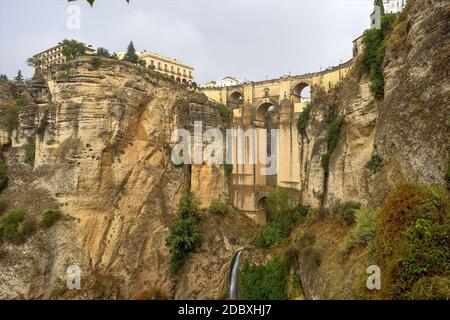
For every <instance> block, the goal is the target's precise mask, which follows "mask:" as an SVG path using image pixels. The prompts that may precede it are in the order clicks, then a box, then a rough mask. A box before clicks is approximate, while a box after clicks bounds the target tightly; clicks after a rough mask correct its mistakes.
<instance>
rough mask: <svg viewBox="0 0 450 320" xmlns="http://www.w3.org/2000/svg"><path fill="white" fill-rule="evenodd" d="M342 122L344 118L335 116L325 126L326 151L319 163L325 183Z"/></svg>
mask: <svg viewBox="0 0 450 320" xmlns="http://www.w3.org/2000/svg"><path fill="white" fill-rule="evenodd" d="M343 124H344V118H342V117H336V118H335V119H334V120H333V122H332V123H330V125H329V126H328V127H327V153H325V154H324V155H322V158H321V159H320V164H321V165H322V168H323V170H324V173H325V174H324V179H325V182H324V183H325V185H326V181H327V180H328V173H329V166H330V157H331V155H332V153H333V151H334V149H336V147H337V144H338V142H339V136H340V134H341V128H342V125H343Z"/></svg>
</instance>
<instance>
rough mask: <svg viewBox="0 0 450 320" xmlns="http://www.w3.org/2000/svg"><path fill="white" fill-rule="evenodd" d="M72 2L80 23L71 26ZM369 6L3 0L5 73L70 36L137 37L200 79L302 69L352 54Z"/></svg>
mask: <svg viewBox="0 0 450 320" xmlns="http://www.w3.org/2000/svg"><path fill="white" fill-rule="evenodd" d="M74 4H76V5H77V6H78V7H79V8H80V10H81V11H80V12H81V15H80V17H81V23H80V28H79V29H69V28H68V27H67V21H68V18H70V17H71V16H70V14H68V13H67V11H68V8H69V6H71V5H74ZM372 10H373V0H130V4H129V5H127V4H126V2H125V0H96V3H95V4H94V7H93V8H91V7H90V6H89V5H88V4H87V2H86V0H78V1H77V2H71V3H70V4H69V3H67V1H66V0H0V73H6V74H7V75H8V76H9V77H10V78H12V77H14V76H15V74H16V73H17V70H18V69H22V71H23V72H24V74H25V75H26V76H27V77H30V76H31V74H32V69H31V68H30V67H27V66H26V63H25V61H26V59H27V58H28V57H30V56H32V55H33V54H36V53H38V52H40V51H43V50H45V49H47V48H49V47H51V46H54V45H56V44H57V42H58V41H61V40H62V39H64V38H70V39H76V40H79V41H83V42H85V43H87V44H92V45H93V46H94V47H99V46H101V47H106V48H108V49H109V50H110V51H111V52H116V51H123V50H125V49H126V47H127V45H128V43H129V41H130V40H133V41H134V44H135V46H136V49H137V50H144V49H145V50H148V51H153V52H157V53H160V54H162V55H166V56H169V57H171V58H175V59H178V60H180V61H181V62H183V63H185V64H188V65H190V66H193V67H194V68H195V77H196V79H195V80H196V81H197V82H199V83H204V82H206V81H209V80H216V79H218V78H220V77H223V76H226V75H232V76H235V77H237V78H239V79H240V80H254V81H256V80H264V79H266V77H269V78H276V77H280V76H282V75H287V74H289V72H291V73H292V74H302V73H307V72H312V71H319V70H320V68H322V69H325V68H327V67H329V66H332V65H337V64H339V63H340V62H341V61H346V60H348V59H350V58H351V55H352V40H353V39H355V38H356V37H358V36H359V35H361V34H362V32H363V31H364V29H366V28H368V27H369V15H370V13H371V11H372Z"/></svg>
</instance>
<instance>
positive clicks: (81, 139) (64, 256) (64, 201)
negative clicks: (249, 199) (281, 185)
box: [0, 57, 245, 298]
mask: <svg viewBox="0 0 450 320" xmlns="http://www.w3.org/2000/svg"><path fill="white" fill-rule="evenodd" d="M90 61H91V60H90V58H88V57H81V58H79V59H77V60H75V61H73V62H70V63H68V64H65V65H63V66H60V67H57V68H54V69H51V70H50V71H49V72H47V73H46V74H45V78H43V79H37V80H34V81H32V82H31V83H30V84H29V86H28V87H26V88H25V89H24V91H23V94H22V97H23V98H24V99H25V100H26V105H25V106H24V107H23V108H22V109H21V112H20V114H19V124H18V127H17V128H16V130H14V131H13V132H11V133H10V134H9V135H8V133H7V132H3V133H2V134H3V135H5V134H6V135H7V136H9V143H4V147H3V156H4V158H5V160H6V162H7V164H8V171H9V173H10V174H9V176H10V180H9V184H8V187H7V189H6V190H5V191H4V192H3V194H4V197H8V198H9V199H10V200H11V204H10V207H14V206H15V207H17V206H19V207H21V208H24V209H27V210H28V211H29V212H30V214H31V215H33V214H34V215H36V219H38V215H39V214H40V213H42V212H43V211H45V210H46V209H48V208H50V207H60V208H61V210H62V211H63V212H64V218H63V221H62V222H58V223H57V224H56V225H55V226H54V227H52V228H51V229H50V230H45V231H43V230H39V231H38V232H37V233H36V234H35V235H34V236H32V237H31V238H30V239H29V240H28V241H27V242H26V243H25V244H23V245H7V244H4V245H3V246H2V249H1V250H2V253H1V256H0V260H1V263H0V283H1V285H0V297H1V298H19V297H23V298H61V297H65V298H135V297H136V296H137V295H139V294H140V293H141V292H145V291H147V290H150V289H155V288H156V289H157V290H159V291H160V292H163V293H164V295H165V296H167V297H174V296H180V297H184V298H194V297H209V298H218V297H219V296H222V295H223V292H222V291H221V289H220V288H219V287H218V286H217V283H221V282H222V281H223V280H224V279H225V278H226V273H225V269H226V263H227V262H228V260H230V258H229V257H230V256H232V255H233V254H234V252H235V251H236V250H237V248H239V247H240V246H242V241H243V238H242V234H240V233H239V232H235V233H233V232H227V233H226V234H225V233H223V232H217V233H216V231H217V230H216V229H215V228H219V227H220V226H221V225H222V224H223V223H224V222H220V221H217V219H216V220H213V222H208V221H209V220H210V219H212V218H211V217H206V218H205V220H206V221H207V223H210V224H211V228H208V229H205V234H206V235H205V237H208V232H211V233H212V234H214V239H213V241H212V242H211V243H210V244H207V245H206V244H204V245H201V247H200V249H199V253H194V254H193V255H192V257H191V258H190V261H191V263H190V265H189V266H186V270H185V271H184V272H183V275H182V277H183V278H182V279H181V280H180V279H179V275H173V274H171V272H170V271H169V259H170V252H169V249H168V247H167V246H166V245H165V240H166V238H167V235H168V232H169V228H168V227H169V225H170V223H171V221H173V219H174V218H175V216H176V214H177V204H178V200H179V198H180V197H181V196H182V195H183V194H184V193H185V192H186V191H187V190H188V188H189V186H192V191H193V192H194V193H197V194H198V197H199V200H200V204H201V206H202V207H207V206H208V205H209V202H210V201H211V200H212V199H214V198H219V197H223V194H224V192H225V193H226V187H225V184H226V179H225V177H224V174H223V168H221V167H220V166H219V167H210V166H206V165H205V166H197V167H195V168H194V169H193V170H190V167H189V166H187V165H185V166H175V165H174V164H173V163H172V162H171V161H170V153H171V148H172V147H173V143H172V144H171V141H170V137H171V133H172V132H173V130H175V129H176V128H186V129H188V130H191V127H192V124H193V121H197V120H201V121H203V125H204V126H206V127H208V126H209V127H217V126H218V127H219V128H220V127H223V124H222V123H221V120H220V119H221V118H220V117H219V116H218V114H217V111H216V107H215V105H213V104H211V103H210V102H208V100H207V99H206V97H205V96H204V95H202V94H198V93H195V92H191V91H189V90H187V89H186V88H185V87H184V86H182V85H180V84H178V83H176V82H172V81H170V80H169V79H165V78H163V77H161V76H159V75H158V74H157V73H155V72H152V71H147V70H144V69H141V68H138V67H136V66H133V65H131V64H128V63H124V62H119V61H115V60H109V59H102V65H101V67H100V68H99V69H94V68H93V67H92V65H91V63H90ZM8 98H11V97H9V96H8ZM30 146H34V148H35V160H34V166H30V165H27V164H24V163H23V159H24V152H26V151H25V150H26V149H27V148H29V147H30ZM38 191H39V192H41V193H42V194H43V195H45V197H42V196H41V197H38V196H36V198H35V202H36V203H34V204H33V203H25V201H24V200H23V198H24V194H30V195H32V194H33V193H35V192H38ZM43 199H47V200H46V201H47V202H45V203H44V202H43ZM46 207H47V208H46ZM224 219H225V218H224ZM214 221H215V222H214ZM242 223H244V224H245V222H242ZM230 237H231V238H232V239H231V240H230V239H229V238H230ZM218 261H220V263H219V264H218V265H217V268H213V267H211V266H212V265H213V264H217V262H218ZM73 264H75V265H78V266H79V267H80V268H81V270H82V279H83V280H82V281H83V286H82V290H80V291H70V292H68V291H67V290H65V280H64V279H65V276H66V275H65V270H66V268H67V267H68V266H70V265H73ZM196 265H199V266H201V265H206V266H207V269H205V271H204V272H203V273H198V272H197V270H196V269H197V267H195V266H196ZM222 278H224V279H222ZM183 279H184V280H183ZM179 281H180V283H181V284H178V282H179ZM184 283H185V284H186V286H184V285H183V284H184ZM200 284H201V285H200Z"/></svg>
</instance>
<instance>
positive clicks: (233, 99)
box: [228, 90, 244, 104]
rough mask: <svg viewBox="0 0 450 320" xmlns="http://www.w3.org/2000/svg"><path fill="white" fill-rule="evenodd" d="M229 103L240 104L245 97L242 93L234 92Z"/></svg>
mask: <svg viewBox="0 0 450 320" xmlns="http://www.w3.org/2000/svg"><path fill="white" fill-rule="evenodd" d="M228 101H229V102H231V103H234V104H240V103H242V102H243V101H244V97H243V95H242V93H241V92H240V91H238V90H234V91H232V92H231V93H230V94H229V96H228Z"/></svg>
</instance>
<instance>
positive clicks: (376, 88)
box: [358, 14, 398, 100]
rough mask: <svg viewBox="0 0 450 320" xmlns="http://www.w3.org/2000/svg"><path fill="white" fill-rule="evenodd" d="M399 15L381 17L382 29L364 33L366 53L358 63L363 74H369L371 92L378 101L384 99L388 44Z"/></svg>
mask: <svg viewBox="0 0 450 320" xmlns="http://www.w3.org/2000/svg"><path fill="white" fill-rule="evenodd" d="M397 18H398V15H397V14H385V15H383V16H382V17H381V29H370V30H366V31H365V32H364V38H363V44H364V53H363V56H362V58H361V59H360V60H359V62H358V67H359V70H360V72H361V73H364V74H368V75H369V77H370V81H371V85H370V90H371V92H372V93H373V95H374V97H375V98H376V99H378V100H379V99H383V97H384V75H383V68H382V66H383V61H384V56H385V54H386V42H387V41H388V40H389V37H390V35H391V33H392V30H393V29H394V26H395V24H396V22H397Z"/></svg>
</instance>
